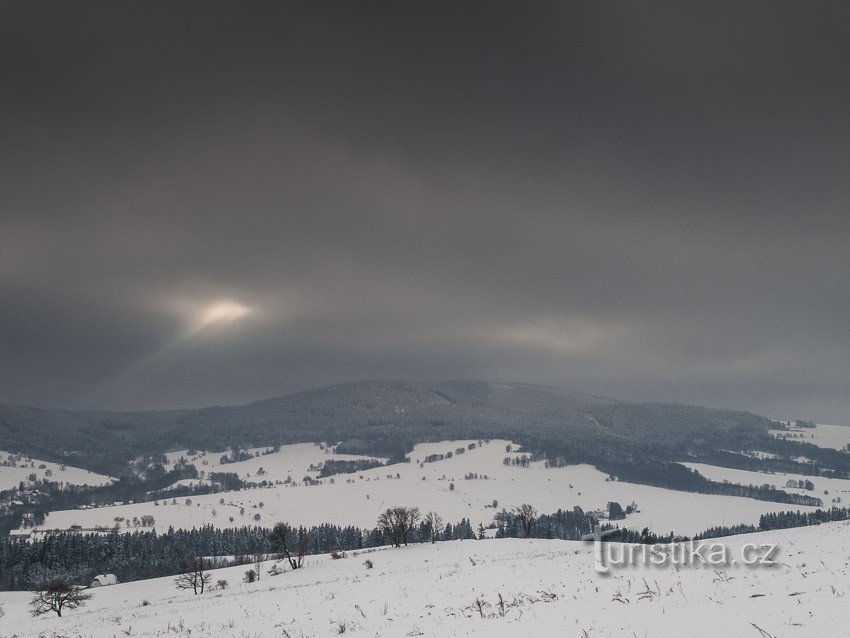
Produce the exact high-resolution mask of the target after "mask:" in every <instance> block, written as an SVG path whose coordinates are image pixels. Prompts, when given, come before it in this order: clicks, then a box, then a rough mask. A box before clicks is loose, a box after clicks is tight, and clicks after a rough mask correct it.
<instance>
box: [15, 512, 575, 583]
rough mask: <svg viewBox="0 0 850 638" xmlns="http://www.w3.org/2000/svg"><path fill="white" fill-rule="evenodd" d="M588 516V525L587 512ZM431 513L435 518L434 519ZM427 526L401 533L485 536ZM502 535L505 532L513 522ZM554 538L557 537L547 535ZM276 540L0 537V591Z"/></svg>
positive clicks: (332, 535) (320, 542)
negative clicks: (31, 538) (1, 538)
mask: <svg viewBox="0 0 850 638" xmlns="http://www.w3.org/2000/svg"><path fill="white" fill-rule="evenodd" d="M587 518H588V524H589V521H590V519H591V517H589V516H588V517H587ZM432 520H433V519H432ZM437 521H438V524H439V528H438V529H437V530H434V529H433V528H432V524H431V520H428V519H426V520H423V521H421V522H419V521H417V523H416V525H414V526H412V527H411V528H410V529H409V530H408V536H407V540H408V541H409V542H411V543H422V542H428V541H431V540H465V539H475V538H481V537H483V529H480V530H478V533H476V531H475V530H473V528H472V525H471V524H470V522H469V519H467V518H464V519H461V520H460V521H459V522H457V523H454V524H453V523H448V524H445V525H443V523H442V521H441V520H440V519H439V517H437ZM508 529H509V530H511V531H509V532H507V533H506V534H507V535H511V534H512V531H513V529H514V528H512V527H510V526H508ZM286 533H287V534H288V535H289V537H288V538H287V539H286V540H287V542H288V544H289V546H291V547H295V546H300V545H301V543H302V539H306V546H305V547H304V553H305V554H324V553H329V552H334V551H351V550H358V549H365V548H369V547H379V546H381V545H385V544H389V543H390V542H392V539H391V538H390V537H388V535H387V533H386V531H385V530H383V529H381V528H380V527H377V526H376V527H375V528H373V529H362V528H359V527H354V526H340V525H330V524H324V525H317V526H313V527H309V528H305V527H300V528H297V527H288V529H287V532H286ZM553 538H556V537H553ZM278 548H279V543H277V542H275V541H273V540H272V538H271V537H270V532H269V530H268V529H265V528H261V527H247V526H246V527H239V528H226V529H218V528H214V527H212V526H211V525H208V526H204V527H202V528H200V529H193V530H174V529H169V530H168V532H166V533H164V534H157V533H156V532H155V531H146V532H132V533H130V532H127V533H123V534H122V533H118V532H111V533H108V534H94V533H92V534H79V533H73V532H62V533H59V534H53V535H49V536H46V537H45V538H43V539H37V540H31V541H25V540H19V539H11V538H8V537H7V538H4V539H3V540H2V541H0V590H20V589H33V588H35V587H38V586H39V584H40V583H42V582H45V581H46V580H50V579H54V578H60V579H63V580H66V581H70V582H73V583H77V584H86V585H87V584H88V583H89V582H90V581H91V579H92V578H94V576H96V575H98V574H104V573H110V574H115V575H116V576H117V577H118V579H119V580H120V581H122V582H126V581H132V580H141V579H147V578H158V577H161V576H172V575H176V574H179V573H181V572H182V571H184V569H185V565H186V563H187V561H191V560H192V559H194V558H196V557H227V562H224V561H218V563H219V564H220V565H221V566H224V565H226V564H242V563H248V562H251V557H252V556H255V555H257V554H263V555H270V554H274V553H276V552H277V550H278Z"/></svg>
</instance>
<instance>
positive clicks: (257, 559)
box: [254, 552, 266, 580]
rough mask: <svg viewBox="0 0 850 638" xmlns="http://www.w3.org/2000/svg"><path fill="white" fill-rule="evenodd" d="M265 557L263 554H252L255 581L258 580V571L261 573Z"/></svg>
mask: <svg viewBox="0 0 850 638" xmlns="http://www.w3.org/2000/svg"><path fill="white" fill-rule="evenodd" d="M265 557H266V556H265V554H263V552H254V571H255V572H257V580H260V571H262V567H263V559H264V558H265Z"/></svg>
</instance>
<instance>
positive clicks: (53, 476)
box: [0, 450, 115, 491]
mask: <svg viewBox="0 0 850 638" xmlns="http://www.w3.org/2000/svg"><path fill="white" fill-rule="evenodd" d="M33 474H34V475H35V478H36V480H37V481H40V480H42V479H47V480H48V481H57V482H59V483H63V484H66V485H92V486H96V485H104V484H106V483H110V482H112V481H114V480H115V479H113V478H112V477H109V476H105V475H103V474H97V473H95V472H90V471H89V470H83V469H81V468H78V467H72V466H70V465H60V464H58V463H51V462H50V461H42V460H40V459H35V458H31V457H29V456H26V455H19V454H12V453H11V452H3V451H2V450H0V491H2V490H8V489H10V488H12V487H15V486H17V485H18V484H19V483H20V482H21V481H23V482H24V483H29V482H31V481H30V477H31V476H32V475H33Z"/></svg>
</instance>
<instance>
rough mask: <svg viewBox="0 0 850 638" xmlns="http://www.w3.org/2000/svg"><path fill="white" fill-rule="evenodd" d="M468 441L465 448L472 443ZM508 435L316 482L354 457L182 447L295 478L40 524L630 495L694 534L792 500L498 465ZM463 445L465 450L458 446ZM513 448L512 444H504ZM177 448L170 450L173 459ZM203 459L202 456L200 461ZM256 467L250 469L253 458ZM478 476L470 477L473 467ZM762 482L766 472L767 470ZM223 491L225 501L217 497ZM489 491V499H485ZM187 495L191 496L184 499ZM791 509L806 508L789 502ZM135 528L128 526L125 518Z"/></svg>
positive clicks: (543, 506)
mask: <svg viewBox="0 0 850 638" xmlns="http://www.w3.org/2000/svg"><path fill="white" fill-rule="evenodd" d="M473 443H474V444H475V447H474V448H473V449H468V448H469V445H470V444H473ZM509 445H511V443H510V442H509V441H503V440H493V441H490V442H488V443H484V444H483V445H479V444H478V442H477V441H444V442H440V443H425V444H420V445H417V446H416V447H415V448H414V450H413V452H412V453H411V454H410V455H409V459H410V462H408V463H399V464H395V465H391V466H386V467H378V468H374V469H370V470H366V471H363V472H357V473H354V474H340V475H336V476H333V477H329V478H324V479H322V483H321V484H320V485H309V486H305V485H304V484H303V483H299V482H300V481H302V479H303V478H304V476H305V475H307V476H311V477H316V476H317V475H318V472H316V471H310V470H309V469H308V468H309V467H310V466H311V465H313V466H314V467H316V466H317V465H318V464H319V463H321V462H322V461H324V460H327V459H331V458H334V459H343V458H349V459H351V458H360V457H350V456H348V457H346V456H344V455H334V454H330V453H326V452H325V451H324V450H322V449H320V448H319V446H317V445H313V444H300V445H292V446H283V447H282V448H281V449H280V451H279V452H275V453H272V454H266V455H262V456H259V457H255V458H252V459H249V460H247V461H241V462H237V463H226V464H224V465H221V464H220V463H219V460H220V457H221V454H220V453H218V454H211V453H210V454H206V455H199V456H197V457H196V458H194V459H193V458H192V457H191V456H186V458H187V460H189V461H190V462H193V463H195V464H196V466H197V467H198V469H199V470H201V469H203V470H205V471H206V472H207V473H209V472H212V471H227V472H237V473H238V474H239V475H240V477H242V478H246V479H248V480H253V481H259V480H260V479H266V480H269V479H271V480H285V479H286V477H291V478H292V480H293V482H295V484H292V485H273V486H272V487H270V488H267V489H259V488H258V489H247V490H241V491H237V492H224V493H218V494H209V495H202V496H192V497H191V498H189V499H188V500H187V498H186V497H180V498H176V499H171V498H168V499H162V500H159V501H157V502H156V503H152V502H148V503H136V504H131V505H119V506H112V507H103V508H97V509H90V510H65V511H58V512H53V513H51V514H49V515H48V517H47V520H46V521H45V522H44V524H43V525H42V526H41V527H42V528H44V529H66V528H69V527H70V526H71V525H82V526H83V527H85V528H94V527H97V526H104V527H111V526H113V525H115V524H116V519H119V521H118V522H119V524H120V526H121V528H122V529H127V528H126V527H125V526H126V521H132V520H133V519H134V518H139V519H140V518H141V517H142V516H143V515H145V514H148V515H151V516H153V517H154V519H155V528H156V529H157V530H158V531H164V530H166V529H168V527H174V528H192V527H198V526H201V525H204V524H213V525H216V526H219V527H225V526H239V525H251V524H259V525H265V526H271V525H273V524H274V523H275V522H277V521H280V520H285V521H290V522H293V523H297V524H305V525H310V524H319V523H339V524H352V525H357V526H361V527H371V526H373V525H374V523H375V520H376V518H377V516H378V514H379V513H380V512H381V511H382V510H384V509H386V508H387V507H389V506H393V505H413V506H417V507H419V508H420V509H421V510H422V511H427V510H435V511H437V512H439V513H440V515H441V516H442V517H443V518H444V520H446V521H451V522H456V521H459V520H460V519H461V518H469V519H470V522H471V523H472V525H473V527H477V526H478V524H479V523H481V524H483V525H484V526H485V527H486V526H487V525H488V524H490V523H491V522H492V521H493V516H494V514H495V513H496V512H497V511H499V510H501V509H502V508H507V509H510V508H512V507H515V506H517V505H520V504H522V503H531V504H532V505H534V506H535V507H536V508H537V509H538V510H539V511H540V512H554V511H556V510H558V509H571V508H573V507H574V506H576V505H578V506H580V507H582V508H583V509H585V510H593V509H604V508H605V507H606V506H607V503H608V502H609V501H617V502H619V503H620V504H621V505H622V506H623V507H626V506H627V505H628V504H630V503H633V502H634V503H637V505H638V508H639V512H638V513H636V514H634V515H632V516H630V517H629V519H628V520H627V521H626V524H627V525H629V526H631V527H633V528H638V529H641V528H643V527H649V528H651V529H652V530H655V531H657V532H661V533H666V532H669V531H675V532H676V533H679V534H688V535H691V534H695V533H698V532H701V531H704V530H705V529H707V528H709V527H713V526H715V525H723V524H727V525H729V524H737V523H757V522H758V519H759V516H760V515H761V514H763V513H767V512H776V511H782V510H783V509H792V508H790V507H789V506H787V505H783V504H781V503H771V502H765V501H757V500H753V499H748V498H740V497H735V496H720V495H708V494H693V493H688V492H679V491H675V490H667V489H661V488H657V487H651V486H647V485H636V484H632V483H624V482H619V481H612V480H608V477H607V476H606V475H605V474H604V473H602V472H600V471H598V470H597V469H595V468H594V467H592V466H590V465H573V466H568V467H561V468H547V467H545V464H544V463H543V462H535V463H531V464H530V465H529V466H528V467H521V466H515V465H505V464H504V459H505V458H506V457H510V458H515V457H518V456H522V453H517V452H514V451H512V452H507V451H506V450H507V447H508V446H509ZM459 449H463V450H464V453H463V454H457V453H456V452H457V450H459ZM511 449H512V450H513V449H516V446H512V448H511ZM448 452H452V453H453V455H452V457H451V458H446V459H443V460H438V461H434V462H430V463H425V462H424V461H425V459H426V457H428V456H429V455H433V454H443V455H445V454H446V453H448ZM180 456H185V453H180V452H178V453H173V454H171V455H170V459H171V461H172V462H173V461H174V460H176V459H178V458H180ZM204 460H206V461H207V465H203V461H204ZM260 467H262V468H263V469H264V474H262V475H261V476H258V475H257V473H258V471H259V468H260ZM475 476H477V478H468V477H475ZM761 482H769V481H767V480H765V481H761ZM222 501H223V502H222ZM494 501H495V502H496V507H493V505H494ZM187 502H188V503H189V504H187ZM793 509H806V508H802V507H797V506H795V507H793ZM130 529H135V528H130Z"/></svg>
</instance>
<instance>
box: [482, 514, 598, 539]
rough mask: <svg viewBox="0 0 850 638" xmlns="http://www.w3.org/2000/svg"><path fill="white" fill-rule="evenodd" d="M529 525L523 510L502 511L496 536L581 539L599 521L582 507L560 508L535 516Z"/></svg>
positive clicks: (498, 519)
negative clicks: (550, 512) (553, 511)
mask: <svg viewBox="0 0 850 638" xmlns="http://www.w3.org/2000/svg"><path fill="white" fill-rule="evenodd" d="M533 519H534V520H533V521H532V524H531V525H530V526H529V525H528V521H527V519H524V516H523V514H522V513H521V512H517V511H511V512H508V511H502V512H499V513H498V514H496V522H497V527H496V535H495V536H496V538H525V537H526V532H530V533H529V534H528V536H529V537H530V538H552V539H560V540H571V541H577V540H581V539H582V537H584V536H585V535H587V534H590V533H591V532H592V531H593V529H594V526H595V525H596V524H597V523H598V521H597V520H596V518H595V517H594V516H592V515H590V514H586V513H585V512H584V511H582V509H581V508H580V507H575V508H573V509H572V510H558V511H557V512H555V513H554V514H541V515H539V516H537V515H536V513H535V515H534V516H533Z"/></svg>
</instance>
